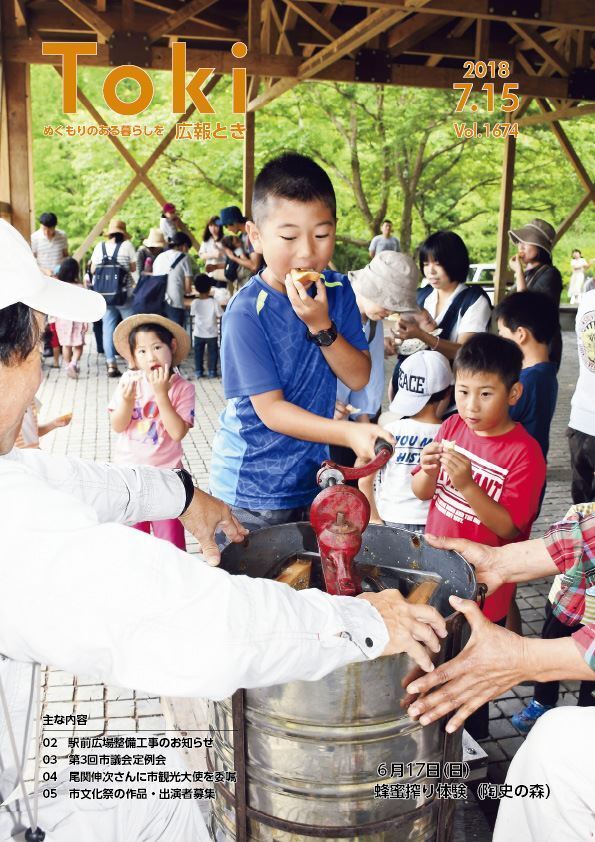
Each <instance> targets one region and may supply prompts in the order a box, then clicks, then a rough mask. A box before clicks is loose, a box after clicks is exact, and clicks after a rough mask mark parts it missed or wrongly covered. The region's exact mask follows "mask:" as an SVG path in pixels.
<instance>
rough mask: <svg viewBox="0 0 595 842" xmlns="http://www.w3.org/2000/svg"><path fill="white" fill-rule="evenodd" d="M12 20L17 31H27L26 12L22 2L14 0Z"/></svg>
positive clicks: (21, 0)
mask: <svg viewBox="0 0 595 842" xmlns="http://www.w3.org/2000/svg"><path fill="white" fill-rule="evenodd" d="M14 19H15V22H16V25H17V28H18V29H23V30H25V31H26V30H27V12H26V10H25V4H24V2H23V0H14Z"/></svg>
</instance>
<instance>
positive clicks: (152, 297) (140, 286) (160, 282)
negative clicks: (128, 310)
mask: <svg viewBox="0 0 595 842" xmlns="http://www.w3.org/2000/svg"><path fill="white" fill-rule="evenodd" d="M184 256H185V255H184V252H181V253H180V254H179V255H178V256H177V257H176V259H175V260H174V262H173V263H172V265H171V266H170V267H169V272H171V270H172V269H175V267H176V266H177V265H178V263H179V262H180V261H181V260H182V258H183V257H184ZM169 272H168V273H167V275H147V274H144V273H143V274H142V275H141V276H140V277H139V279H138V283H137V285H136V286H135V288H134V292H133V293H132V313H133V315H135V316H136V315H138V314H139V313H155V314H156V315H158V316H161V315H163V304H164V302H165V291H166V289H167V279H168V277H169Z"/></svg>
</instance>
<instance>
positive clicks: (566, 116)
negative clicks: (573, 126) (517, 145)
mask: <svg viewBox="0 0 595 842" xmlns="http://www.w3.org/2000/svg"><path fill="white" fill-rule="evenodd" d="M519 111H520V109H517V111H516V113H517V114H518V112H519ZM585 114H595V104H593V105H580V106H576V107H572V106H566V107H565V108H559V109H556V111H550V113H549V114H545V113H543V112H542V113H541V114H532V115H531V116H530V117H524V118H523V119H521V120H517V121H516V122H518V124H519V128H520V127H521V126H536V125H539V124H542V123H551V122H553V121H554V120H576V119H577V118H578V117H584V116H585Z"/></svg>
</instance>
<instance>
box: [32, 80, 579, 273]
mask: <svg viewBox="0 0 595 842" xmlns="http://www.w3.org/2000/svg"><path fill="white" fill-rule="evenodd" d="M105 72H106V71H105V70H103V69H98V68H89V67H85V68H80V69H79V86H80V88H81V89H82V90H83V91H84V92H85V94H86V95H87V96H88V98H89V99H90V100H91V102H92V103H93V104H94V105H95V106H96V108H97V109H98V110H99V111H100V113H101V114H102V115H103V116H104V117H105V119H106V120H107V122H108V123H110V124H113V125H116V126H117V125H122V124H137V125H142V126H146V127H147V128H148V129H150V128H153V127H155V126H157V125H160V126H162V127H163V133H166V132H167V131H168V130H169V128H170V126H171V125H172V124H173V123H174V121H175V115H173V114H172V113H171V102H170V75H169V73H165V72H152V73H151V76H152V79H153V81H154V86H155V95H154V98H153V102H152V103H151V105H150V107H149V108H148V109H147V110H146V111H145V112H144V113H142V114H140V115H137V116H135V117H130V118H124V117H121V116H120V115H117V114H115V113H113V112H111V111H110V110H109V109H108V108H107V107H106V106H105V103H104V102H103V98H102V93H101V86H102V83H103V79H104V76H105ZM127 85H128V83H121V85H120V87H119V89H118V91H119V93H120V95H121V96H122V97H123V98H126V97H128V98H129V97H130V96H132V97H133V96H134V95H135V93H136V86H135V84H134V83H130V85H129V86H128V87H127ZM209 98H210V100H211V102H212V103H213V106H214V108H215V112H216V113H215V114H214V115H202V116H201V115H198V114H197V113H195V114H194V115H193V116H192V117H191V118H190V122H191V123H192V124H194V123H196V122H199V121H203V122H210V123H211V124H212V125H213V127H214V125H215V123H216V122H217V121H219V122H220V123H221V124H223V125H227V126H229V125H230V124H231V123H234V122H238V120H237V117H235V116H234V115H232V114H231V111H230V107H231V106H230V100H231V97H230V82H229V80H228V79H222V80H221V81H220V82H219V84H218V85H217V87H216V88H215V90H214V92H213V93H212V94H211V95H210V97H209ZM456 100H457V97H456V96H454V95H453V94H452V93H451V92H450V91H434V90H419V89H414V88H396V87H390V88H381V87H378V86H371V85H365V86H364V85H347V84H340V85H339V84H333V83H326V82H319V83H307V84H303V85H300V86H298V87H296V88H294V89H293V90H291V91H289V92H288V93H286V94H285V95H284V96H282V97H281V98H280V99H278V100H276V101H274V102H273V103H272V104H271V105H269V106H267V107H266V108H265V109H263V110H262V111H258V112H257V116H256V153H255V157H256V160H255V166H256V169H257V170H258V169H259V168H260V167H261V166H262V165H263V163H264V162H265V161H266V160H268V159H269V158H271V157H273V156H274V155H276V154H278V153H279V152H281V151H284V150H290V149H291V150H295V151H299V152H303V153H305V154H309V155H312V156H313V157H314V158H316V159H317V160H318V161H319V162H320V163H321V164H322V165H323V166H325V168H327V170H328V171H329V173H330V175H331V177H332V179H333V182H334V184H335V188H336V191H337V199H338V217H339V219H338V234H339V235H340V239H339V241H338V244H337V249H336V253H335V263H336V265H337V266H338V268H340V269H341V270H347V269H349V268H355V267H357V266H360V265H362V264H363V263H365V262H366V260H367V259H368V257H367V246H368V243H369V241H370V239H371V237H372V236H373V234H375V233H377V232H378V229H379V225H380V223H381V221H382V219H383V218H385V217H388V218H390V219H392V220H393V223H394V225H395V230H396V232H397V234H398V235H399V236H400V238H401V241H402V244H403V246H404V248H406V249H408V250H413V249H414V248H415V247H416V245H417V244H418V243H419V242H420V241H421V240H422V239H424V238H425V237H426V236H427V235H428V234H429V233H430V232H432V231H435V230H437V229H439V228H454V229H456V230H457V231H458V232H459V233H460V234H461V235H462V236H463V237H464V239H465V240H466V242H467V244H468V247H469V251H470V254H471V257H472V260H473V261H477V262H491V261H493V260H494V259H495V251H496V230H497V219H498V203H499V192H500V176H501V164H502V151H503V141H502V140H501V139H498V138H489V139H487V138H483V139H479V140H471V141H466V142H462V141H460V140H458V139H457V137H456V135H455V132H454V130H453V121H454V120H455V119H456V120H457V121H459V122H467V123H470V122H471V121H472V117H471V116H470V112H468V111H466V112H465V113H464V114H463V115H455V114H454V113H453V111H454V106H455V104H456ZM473 101H475V102H476V103H477V104H478V106H479V108H480V110H479V111H478V112H477V114H478V116H477V117H476V119H477V121H478V123H479V124H480V127H481V126H482V124H483V123H484V122H490V123H491V124H492V125H493V124H494V123H495V122H497V121H500V120H501V119H502V114H501V112H496V113H495V114H493V115H487V114H486V113H485V112H484V111H483V110H482V109H484V108H485V101H484V99H483V98H481V97H480V98H475V99H474V100H473ZM32 107H33V135H34V145H33V153H34V177H35V204H36V212H37V213H40V212H42V211H43V210H50V209H51V210H53V211H54V212H55V213H56V214H57V215H58V218H59V225H60V226H61V227H63V228H64V229H65V230H66V231H67V232H68V235H69V238H70V242H71V245H72V247H73V248H75V247H76V246H77V245H79V244H80V243H81V242H82V240H83V239H84V238H85V236H86V235H87V233H88V232H89V230H90V229H91V227H92V225H93V224H94V222H95V221H96V220H97V219H98V218H100V217H101V215H102V214H103V213H105V211H106V210H107V209H108V208H109V207H110V205H111V203H112V202H113V200H114V198H115V197H116V196H117V195H118V194H119V193H120V192H121V191H122V190H123V188H124V187H125V186H126V185H127V184H128V182H129V181H130V180H131V178H132V177H133V171H132V169H131V168H130V166H129V165H128V164H127V163H126V162H125V161H124V159H123V158H122V157H121V156H120V155H119V153H118V152H117V151H116V149H115V148H114V147H113V145H112V144H111V143H110V142H109V140H108V139H107V138H105V137H95V138H90V137H88V136H85V137H62V138H58V137H56V136H53V137H45V136H44V126H48V125H49V126H54V127H55V126H57V125H62V126H65V127H67V126H72V127H75V130H76V127H77V126H83V125H86V126H88V125H90V124H93V123H94V122H95V121H94V120H93V119H92V118H91V117H90V115H89V114H88V113H87V112H86V110H85V109H84V108H83V107H82V106H80V107H79V111H78V112H77V113H76V114H72V115H66V114H64V113H63V112H62V104H61V80H60V77H59V76H58V74H57V73H56V72H55V70H54V69H53V68H51V67H49V66H41V65H35V66H33V67H32ZM529 113H532V112H529ZM239 122H241V120H240V121H239ZM593 122H594V121H593V119H592V118H590V117H583V118H582V119H581V120H580V121H574V122H567V123H565V124H564V126H565V130H566V132H567V134H568V135H569V137H570V139H571V141H572V142H573V144H575V148H576V149H577V151H578V152H579V154H582V155H583V160H584V163H585V166H586V168H587V170H589V166H590V164H591V163H592V160H593V158H592V153H591V155H590V157H589V153H590V150H591V149H592V140H591V138H590V135H591V137H592V134H593ZM159 139H160V138H159V137H155V136H153V137H139V138H134V137H128V138H124V139H123V141H122V142H123V143H124V144H125V146H126V147H127V148H128V149H129V150H130V152H131V153H132V155H134V157H135V158H136V159H137V160H138V161H139V163H142V162H144V161H145V160H146V159H147V158H148V157H149V155H150V154H151V152H152V150H153V149H154V148H155V146H156V145H157V144H158V142H159ZM590 141H591V142H590ZM149 175H150V177H151V179H152V180H153V181H154V182H155V184H156V185H157V186H158V187H159V189H160V190H161V192H162V193H163V194H164V196H165V197H166V199H167V200H168V201H173V202H175V204H176V206H177V207H178V209H179V210H180V212H181V216H182V218H183V219H184V221H185V222H186V224H187V225H189V226H190V227H191V228H192V229H193V231H194V232H195V234H196V236H197V237H200V235H201V233H202V230H203V227H204V224H205V222H206V220H207V218H208V217H209V216H211V215H212V214H214V213H217V212H218V211H219V209H220V208H221V207H223V206H224V205H227V204H238V205H241V195H242V142H241V141H240V140H232V139H228V140H206V141H198V140H173V141H172V143H171V144H170V145H169V146H168V148H167V151H166V153H165V154H164V155H163V156H161V158H159V159H158V161H157V163H156V164H155V166H154V167H153V168H152V169H151V171H150V173H149ZM582 195H583V188H582V187H581V185H580V183H579V182H578V180H577V178H576V176H575V173H574V170H573V169H572V167H571V165H570V164H569V162H568V160H567V158H566V157H565V155H564V153H563V152H562V150H561V149H560V146H559V144H558V143H557V141H556V139H555V137H554V135H553V133H552V132H551V130H550V129H549V127H548V126H547V125H539V126H532V127H530V128H526V129H523V128H521V129H520V130H519V138H518V143H517V161H516V174H515V188H514V195H513V225H518V224H522V223H523V222H526V221H527V220H528V219H530V218H532V217H533V216H543V217H544V218H546V219H548V220H549V221H551V222H552V224H554V225H555V226H556V225H559V224H560V223H561V222H562V221H563V220H564V219H565V217H566V216H567V215H568V213H569V212H570V211H571V210H572V208H573V207H574V206H575V205H576V203H577V202H578V201H579V200H580V199H581V197H582ZM116 215H117V216H118V217H121V218H123V219H125V220H126V222H127V225H128V228H129V230H130V231H131V233H132V235H133V241H134V242H135V243H136V244H138V243H139V242H140V240H141V239H142V238H143V237H145V236H146V235H147V233H148V229H149V228H150V227H151V226H155V225H158V221H159V216H160V208H159V206H158V203H157V201H156V199H155V198H154V197H153V196H152V195H151V194H150V193H149V191H148V190H147V188H146V187H145V186H144V185H141V186H140V187H138V188H137V190H136V191H135V192H134V194H133V195H132V196H131V197H130V198H129V199H128V200H127V202H126V203H125V204H124V206H123V207H122V208H121V209H120V210H119V211H118V212H117V214H116ZM594 222H595V213H594V211H593V205H591V206H590V208H589V209H587V210H586V211H585V212H584V213H583V214H582V215H581V216H580V217H579V219H578V220H577V221H576V222H575V223H574V225H573V226H572V228H571V229H570V231H569V232H568V233H567V234H566V235H565V236H564V237H563V238H562V240H561V242H560V244H559V245H558V246H557V248H556V253H555V257H556V258H557V260H556V262H557V263H558V265H559V268H560V270H561V271H562V274H563V276H564V277H566V278H567V277H568V276H569V273H570V269H569V262H568V261H569V260H570V251H571V249H572V248H574V247H580V248H581V249H582V250H583V253H584V254H585V255H586V256H588V257H592V256H595V225H594ZM341 237H344V238H345V240H342V239H341Z"/></svg>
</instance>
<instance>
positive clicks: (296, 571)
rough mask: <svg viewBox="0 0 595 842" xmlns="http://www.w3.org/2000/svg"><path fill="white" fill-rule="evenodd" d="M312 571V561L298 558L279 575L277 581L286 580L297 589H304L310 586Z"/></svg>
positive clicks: (286, 582)
mask: <svg viewBox="0 0 595 842" xmlns="http://www.w3.org/2000/svg"><path fill="white" fill-rule="evenodd" d="M311 572H312V562H311V561H306V560H304V559H299V558H298V559H297V560H296V561H294V562H292V563H291V564H290V565H288V566H287V567H286V568H285V570H283V572H282V573H280V574H279V576H277V582H284V583H285V584H286V585H290V587H292V588H293V589H294V590H296V591H303V590H305V589H306V588H309V587H310V574H311Z"/></svg>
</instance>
